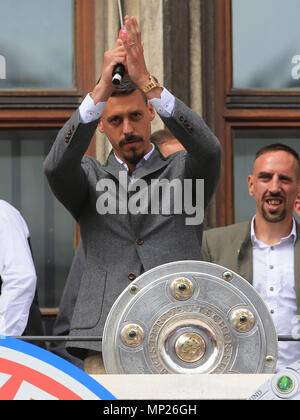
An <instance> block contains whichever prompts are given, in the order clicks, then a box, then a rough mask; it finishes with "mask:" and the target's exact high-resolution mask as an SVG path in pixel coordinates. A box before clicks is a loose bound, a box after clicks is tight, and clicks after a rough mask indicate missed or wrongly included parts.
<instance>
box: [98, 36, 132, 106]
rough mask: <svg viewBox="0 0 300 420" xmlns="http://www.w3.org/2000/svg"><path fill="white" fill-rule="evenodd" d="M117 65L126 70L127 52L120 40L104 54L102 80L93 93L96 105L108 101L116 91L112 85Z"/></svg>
mask: <svg viewBox="0 0 300 420" xmlns="http://www.w3.org/2000/svg"><path fill="white" fill-rule="evenodd" d="M116 64H124V66H125V68H126V51H125V48H124V45H123V42H122V40H120V39H118V40H117V41H116V43H115V45H114V46H113V48H112V49H111V50H109V51H106V52H105V53H104V62H103V67H102V74H101V79H100V81H99V83H98V84H97V85H96V86H95V88H94V90H93V92H92V93H91V97H92V98H93V100H94V103H95V104H96V103H98V102H105V101H107V100H108V98H109V97H110V96H111V94H112V92H113V90H114V89H115V85H114V84H113V83H112V73H113V69H114V68H115V66H116Z"/></svg>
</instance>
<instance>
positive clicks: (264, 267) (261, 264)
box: [251, 218, 300, 371]
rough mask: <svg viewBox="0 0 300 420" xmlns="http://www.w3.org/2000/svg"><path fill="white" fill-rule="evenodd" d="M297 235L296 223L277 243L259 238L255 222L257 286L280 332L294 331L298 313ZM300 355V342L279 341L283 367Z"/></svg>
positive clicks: (255, 276) (279, 357) (254, 265)
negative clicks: (295, 268) (295, 251)
mask: <svg viewBox="0 0 300 420" xmlns="http://www.w3.org/2000/svg"><path fill="white" fill-rule="evenodd" d="M296 238H297V232H296V224H295V221H294V220H293V227H292V230H291V232H290V234H289V235H288V236H287V237H285V238H281V240H280V242H278V243H276V244H274V245H266V244H265V243H263V242H262V241H260V240H258V239H257V238H256V235H255V231H254V218H253V219H252V223H251V242H252V257H253V287H254V288H255V289H256V290H257V292H258V293H259V295H260V296H261V297H262V299H263V300H264V302H265V303H266V305H267V307H268V309H269V311H270V313H271V315H272V319H273V322H274V325H275V329H276V332H277V334H278V335H292V330H293V329H294V328H295V322H296V320H297V319H298V317H297V305H296V292H295V278H294V244H295V241H296ZM299 359H300V342H299V341H298V342H297V341H296V342H287V341H280V342H278V361H277V366H276V370H277V371H279V370H281V369H283V368H285V367H287V366H288V365H290V364H291V363H293V362H295V361H297V360H299Z"/></svg>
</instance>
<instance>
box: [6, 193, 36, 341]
mask: <svg viewBox="0 0 300 420" xmlns="http://www.w3.org/2000/svg"><path fill="white" fill-rule="evenodd" d="M28 239H29V231H28V227H27V224H26V222H25V220H24V219H23V217H22V216H21V214H20V213H19V211H18V210H17V209H15V208H14V207H13V206H11V205H10V204H8V203H7V202H5V201H3V200H0V250H1V251H0V276H1V289H0V335H4V336H5V335H6V336H21V335H22V334H23V332H24V330H25V327H26V326H27V321H28V317H29V311H30V307H31V305H32V302H33V298H34V295H35V291H36V279H37V278H36V272H35V267H34V263H33V260H32V255H31V250H30V246H29V243H28Z"/></svg>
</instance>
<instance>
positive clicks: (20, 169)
mask: <svg viewBox="0 0 300 420" xmlns="http://www.w3.org/2000/svg"><path fill="white" fill-rule="evenodd" d="M56 134H57V131H56V130H43V131H42V130H0V180H1V182H0V199H2V200H5V201H8V202H9V203H10V204H12V205H13V206H14V207H16V208H17V209H18V210H19V211H20V212H21V214H22V216H23V217H24V219H25V220H26V222H27V224H28V227H29V231H30V234H31V242H32V247H33V254H34V260H35V266H36V270H37V275H38V286H39V298H40V306H41V307H57V306H58V305H59V302H60V298H61V295H62V291H63V287H64V283H65V280H66V278H67V274H68V271H69V267H70V264H71V260H72V257H73V239H74V222H73V219H72V217H71V216H70V214H69V213H68V212H67V210H65V208H64V207H63V206H62V205H61V204H60V203H59V202H58V201H57V200H56V198H55V197H54V195H53V194H52V192H51V190H50V188H49V186H48V182H47V179H46V177H45V175H44V172H43V161H44V159H45V156H46V155H47V154H48V152H49V150H50V147H51V145H52V143H53V141H54V139H55V137H56Z"/></svg>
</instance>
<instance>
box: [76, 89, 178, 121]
mask: <svg viewBox="0 0 300 420" xmlns="http://www.w3.org/2000/svg"><path fill="white" fill-rule="evenodd" d="M149 102H150V103H151V104H152V105H153V107H154V109H155V110H156V112H157V113H158V114H159V115H161V116H162V117H166V118H168V117H170V116H171V115H172V112H173V109H174V104H175V97H174V95H172V93H170V92H169V91H168V90H167V89H166V88H163V91H162V93H161V97H160V98H153V99H150V101H149ZM105 105H106V102H98V103H97V104H96V105H95V103H94V100H93V99H92V97H91V95H90V94H89V93H88V94H87V95H86V97H85V98H84V100H83V101H82V103H81V105H80V107H79V114H80V119H81V122H82V123H84V124H87V123H90V122H92V121H94V120H97V119H98V118H100V117H101V115H102V114H103V111H104V108H105Z"/></svg>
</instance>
